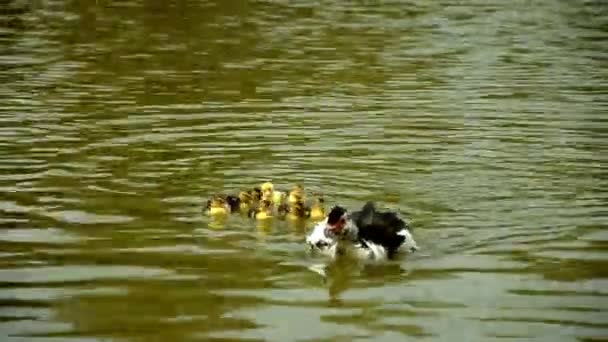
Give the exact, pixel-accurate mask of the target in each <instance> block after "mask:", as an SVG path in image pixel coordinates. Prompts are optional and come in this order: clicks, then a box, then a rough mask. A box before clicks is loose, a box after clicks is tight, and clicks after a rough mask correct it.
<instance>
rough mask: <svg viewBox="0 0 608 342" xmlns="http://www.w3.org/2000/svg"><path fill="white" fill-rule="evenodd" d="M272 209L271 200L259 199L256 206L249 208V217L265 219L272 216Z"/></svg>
mask: <svg viewBox="0 0 608 342" xmlns="http://www.w3.org/2000/svg"><path fill="white" fill-rule="evenodd" d="M273 216H274V215H273V210H272V202H271V201H269V200H264V199H263V200H261V201H260V203H259V205H258V206H257V208H251V209H249V217H251V218H255V219H257V220H265V219H269V218H272V217H273Z"/></svg>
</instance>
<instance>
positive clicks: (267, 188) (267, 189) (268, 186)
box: [262, 182, 274, 197]
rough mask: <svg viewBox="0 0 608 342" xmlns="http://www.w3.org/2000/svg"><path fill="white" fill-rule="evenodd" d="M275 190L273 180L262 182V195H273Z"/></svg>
mask: <svg viewBox="0 0 608 342" xmlns="http://www.w3.org/2000/svg"><path fill="white" fill-rule="evenodd" d="M273 192H274V185H273V184H272V183H271V182H265V183H264V184H262V197H264V196H269V197H270V196H272V193H273Z"/></svg>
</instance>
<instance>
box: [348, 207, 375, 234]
mask: <svg viewBox="0 0 608 342" xmlns="http://www.w3.org/2000/svg"><path fill="white" fill-rule="evenodd" d="M375 214H376V206H375V205H374V202H371V201H369V202H367V203H365V205H364V206H363V208H361V210H359V211H355V212H353V213H351V214H350V216H351V218H352V220H353V222H355V224H356V225H357V227H358V228H359V229H361V228H362V227H367V226H371V225H372V224H373V223H374V215H375Z"/></svg>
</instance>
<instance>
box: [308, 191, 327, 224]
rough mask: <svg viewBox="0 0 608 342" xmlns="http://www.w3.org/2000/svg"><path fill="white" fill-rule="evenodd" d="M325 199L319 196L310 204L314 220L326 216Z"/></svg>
mask: <svg viewBox="0 0 608 342" xmlns="http://www.w3.org/2000/svg"><path fill="white" fill-rule="evenodd" d="M324 203H325V200H324V199H323V197H320V196H319V197H317V198H316V199H315V200H314V202H313V203H312V205H311V206H310V218H311V219H313V220H315V221H316V220H322V219H324V218H325V207H324Z"/></svg>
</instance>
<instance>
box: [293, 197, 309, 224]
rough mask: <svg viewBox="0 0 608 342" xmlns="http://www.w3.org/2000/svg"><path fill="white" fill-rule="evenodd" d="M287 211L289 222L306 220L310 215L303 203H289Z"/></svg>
mask: <svg viewBox="0 0 608 342" xmlns="http://www.w3.org/2000/svg"><path fill="white" fill-rule="evenodd" d="M288 210H289V212H288V214H287V218H289V219H290V220H299V219H303V218H307V217H308V216H309V215H310V211H309V210H308V208H306V206H305V205H304V202H303V201H297V202H294V203H290V204H289V209H288Z"/></svg>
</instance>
